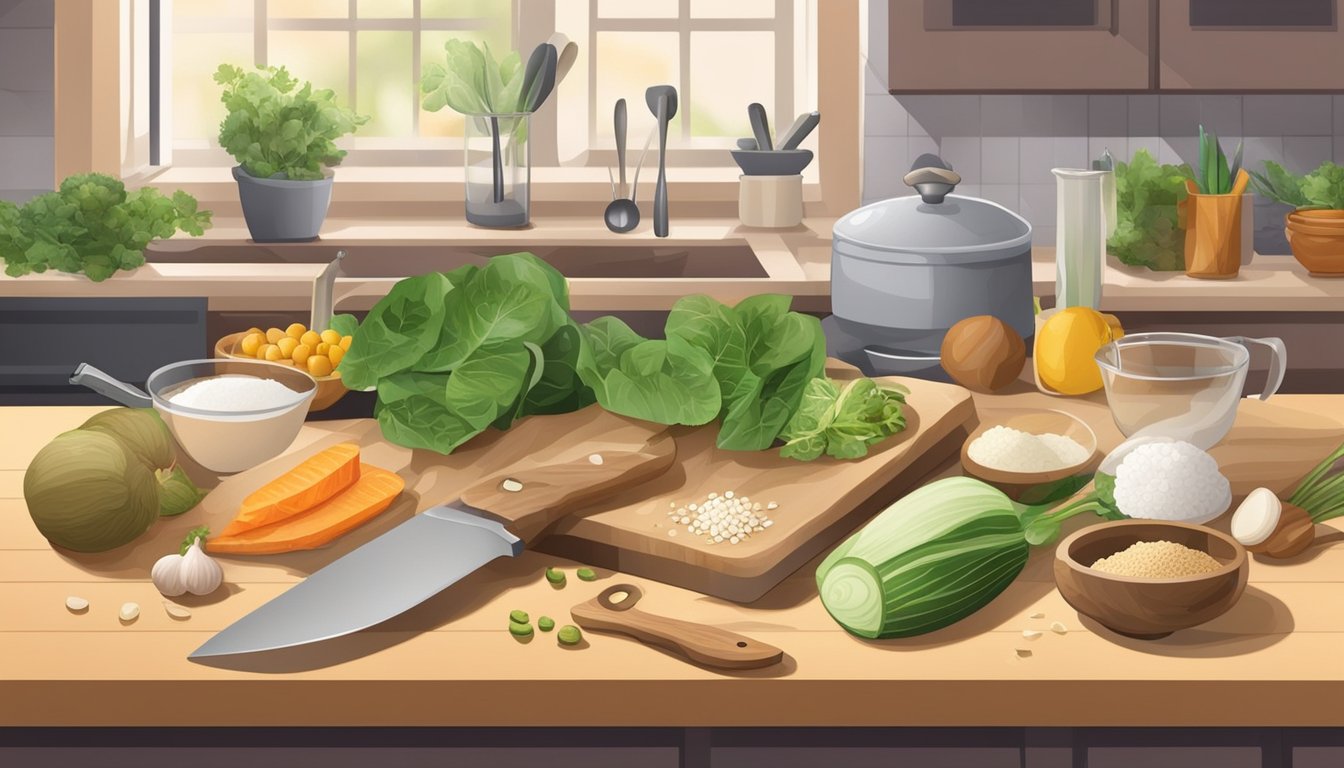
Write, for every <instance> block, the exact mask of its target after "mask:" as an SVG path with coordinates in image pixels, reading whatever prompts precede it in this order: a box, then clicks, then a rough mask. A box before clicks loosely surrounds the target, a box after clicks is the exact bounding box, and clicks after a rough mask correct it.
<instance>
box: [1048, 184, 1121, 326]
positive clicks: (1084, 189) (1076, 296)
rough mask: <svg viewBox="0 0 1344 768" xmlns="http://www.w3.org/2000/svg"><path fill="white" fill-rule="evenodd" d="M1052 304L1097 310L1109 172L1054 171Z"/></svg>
mask: <svg viewBox="0 0 1344 768" xmlns="http://www.w3.org/2000/svg"><path fill="white" fill-rule="evenodd" d="M1050 172H1051V173H1053V174H1054V175H1055V195H1056V198H1057V201H1056V205H1055V226H1056V230H1055V297H1056V298H1055V301H1056V304H1057V305H1058V307H1059V308H1064V307H1091V308H1092V309H1099V308H1100V307H1101V273H1102V270H1103V269H1104V267H1105V265H1106V232H1107V227H1108V226H1109V225H1108V223H1107V218H1108V217H1107V214H1106V200H1105V185H1106V180H1107V178H1110V179H1112V181H1114V178H1115V174H1114V172H1112V171H1083V170H1076V169H1073V168H1054V169H1051V171H1050Z"/></svg>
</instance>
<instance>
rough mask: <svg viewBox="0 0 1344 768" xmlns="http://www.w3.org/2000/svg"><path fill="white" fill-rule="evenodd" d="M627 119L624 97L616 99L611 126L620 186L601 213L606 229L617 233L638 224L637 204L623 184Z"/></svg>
mask: <svg viewBox="0 0 1344 768" xmlns="http://www.w3.org/2000/svg"><path fill="white" fill-rule="evenodd" d="M628 119H629V118H628V115H627V113H626V106H625V99H617V100H616V112H615V115H614V117H613V123H614V126H613V127H614V128H615V131H616V164H617V165H618V166H620V169H621V186H620V188H619V189H618V191H617V192H616V193H615V194H614V195H613V196H612V201H611V202H610V203H608V204H607V209H606V211H605V212H604V213H603V214H602V218H603V220H604V221H605V222H606V224H607V229H609V230H611V231H612V232H617V233H622V232H629V231H630V230H632V229H634V228H635V227H636V226H638V225H639V206H638V205H637V204H636V203H635V201H634V198H633V196H632V197H625V195H626V193H627V192H629V191H630V190H627V189H626V186H625V134H626V126H627V120H628Z"/></svg>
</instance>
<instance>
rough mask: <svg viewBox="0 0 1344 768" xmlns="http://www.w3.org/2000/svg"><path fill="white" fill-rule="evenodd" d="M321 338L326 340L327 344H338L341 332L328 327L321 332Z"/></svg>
mask: <svg viewBox="0 0 1344 768" xmlns="http://www.w3.org/2000/svg"><path fill="white" fill-rule="evenodd" d="M322 340H323V341H325V342H327V343H328V344H340V343H341V334H339V333H337V332H335V331H333V330H331V329H330V328H328V329H327V330H325V331H323V332H322Z"/></svg>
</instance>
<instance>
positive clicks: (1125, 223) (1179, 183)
mask: <svg viewBox="0 0 1344 768" xmlns="http://www.w3.org/2000/svg"><path fill="white" fill-rule="evenodd" d="M1191 175H1192V173H1191V171H1190V168H1189V167H1188V166H1185V165H1179V166H1177V165H1165V164H1163V165H1159V164H1158V162H1157V161H1156V160H1154V159H1153V156H1152V155H1151V154H1149V153H1148V151H1147V150H1144V149H1140V150H1139V151H1137V152H1135V153H1134V158H1133V159H1132V160H1130V162H1128V163H1117V164H1116V166H1115V195H1116V212H1117V222H1116V226H1115V232H1114V233H1113V234H1112V235H1111V237H1110V239H1109V240H1108V241H1107V243H1106V246H1107V250H1108V251H1109V252H1110V253H1112V254H1114V255H1115V257H1116V258H1118V259H1120V261H1121V262H1123V263H1125V264H1130V265H1132V266H1138V267H1147V268H1148V269H1153V270H1168V271H1170V270H1183V269H1185V230H1184V229H1182V228H1181V224H1180V216H1179V213H1178V208H1177V206H1179V205H1180V203H1181V201H1182V200H1184V199H1185V198H1186V196H1187V194H1188V193H1187V191H1186V188H1185V180H1186V178H1188V177H1190V176H1191Z"/></svg>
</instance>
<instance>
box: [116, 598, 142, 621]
mask: <svg viewBox="0 0 1344 768" xmlns="http://www.w3.org/2000/svg"><path fill="white" fill-rule="evenodd" d="M117 615H118V616H120V617H121V620H122V621H124V622H127V623H130V622H132V621H135V620H136V619H137V618H139V616H140V605H139V604H138V603H123V604H122V606H121V611H119V612H118V613H117Z"/></svg>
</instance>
